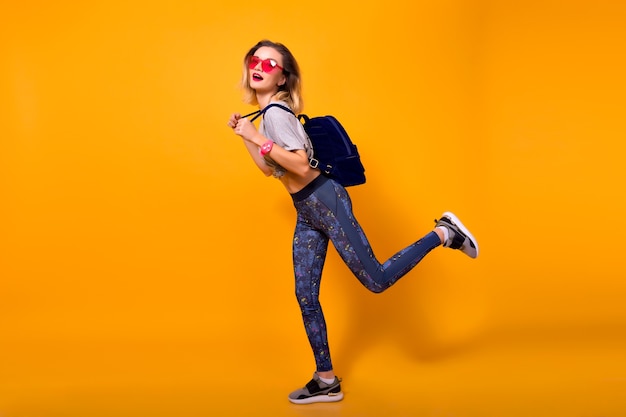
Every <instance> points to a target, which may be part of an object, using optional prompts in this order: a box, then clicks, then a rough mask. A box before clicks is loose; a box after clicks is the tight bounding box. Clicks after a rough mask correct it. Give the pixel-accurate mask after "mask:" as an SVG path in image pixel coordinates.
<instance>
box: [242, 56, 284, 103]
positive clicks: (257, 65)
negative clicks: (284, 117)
mask: <svg viewBox="0 0 626 417" xmlns="http://www.w3.org/2000/svg"><path fill="white" fill-rule="evenodd" d="M248 64H249V66H248V71H249V74H248V75H249V80H250V87H252V88H253V89H254V90H256V91H257V93H258V92H261V91H277V90H278V87H279V86H281V85H283V84H284V83H285V81H286V77H285V75H284V74H283V57H282V55H281V54H280V52H278V51H277V50H275V49H274V48H270V47H267V46H262V47H260V48H259V49H257V50H256V52H255V53H254V56H252V57H250V59H249V61H248Z"/></svg>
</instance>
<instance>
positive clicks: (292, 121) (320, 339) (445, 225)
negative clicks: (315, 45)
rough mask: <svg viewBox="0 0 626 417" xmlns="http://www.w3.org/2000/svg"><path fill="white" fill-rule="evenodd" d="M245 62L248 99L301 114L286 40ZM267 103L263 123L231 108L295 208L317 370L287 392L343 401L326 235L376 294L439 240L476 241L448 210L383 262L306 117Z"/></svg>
mask: <svg viewBox="0 0 626 417" xmlns="http://www.w3.org/2000/svg"><path fill="white" fill-rule="evenodd" d="M243 65H244V66H243V77H242V87H243V90H244V94H245V99H244V100H245V102H246V103H248V104H252V105H258V107H259V109H261V110H263V109H265V107H266V106H268V104H270V103H279V104H282V105H284V106H287V107H289V108H290V109H291V110H292V111H293V112H294V113H296V114H298V113H299V112H301V111H302V96H301V79H300V69H299V67H298V64H297V62H296V59H295V58H294V56H293V55H292V54H291V52H290V51H289V49H287V47H285V46H284V45H282V44H280V43H275V42H271V41H268V40H262V41H260V42H258V43H257V44H256V45H254V46H253V47H252V48H251V49H250V50H249V51H248V53H247V54H246V55H245V57H244V60H243ZM266 110H267V111H265V112H264V113H263V117H262V119H261V121H260V123H259V128H258V129H257V128H256V126H255V125H254V124H253V122H252V121H250V120H249V119H247V118H246V117H242V115H241V114H239V113H234V114H232V115H231V117H230V119H229V121H228V126H229V127H230V128H232V129H233V131H234V133H235V134H236V135H239V136H240V137H241V138H242V139H243V144H244V146H245V147H246V149H247V151H248V153H249V154H250V157H251V158H252V161H253V162H254V163H255V164H256V166H257V167H258V168H259V169H260V170H261V171H262V172H263V173H264V174H265V175H266V176H273V177H275V178H277V179H278V180H279V181H280V182H281V183H282V184H283V186H284V187H285V189H286V191H287V192H288V193H289V194H290V196H291V199H292V201H293V204H294V206H295V209H296V217H297V222H296V229H295V232H294V236H293V267H294V275H295V292H296V298H297V301H298V303H299V306H300V310H301V312H302V318H303V321H304V328H305V331H306V335H307V337H308V340H309V342H310V344H311V348H312V351H313V357H314V359H315V365H316V370H315V372H314V373H313V378H312V379H311V380H310V381H309V382H308V383H307V384H306V385H305V386H304V387H302V388H300V389H298V390H296V391H294V392H292V393H290V394H289V397H288V398H289V401H291V402H293V403H296V404H309V403H315V402H333V401H340V400H341V399H342V398H343V393H342V391H341V385H340V379H339V378H337V376H335V373H334V371H333V364H332V361H331V355H330V348H329V346H328V338H327V332H326V322H325V320H324V315H323V313H322V308H321V306H320V302H319V290H320V283H321V278H322V269H323V267H324V261H325V259H326V253H327V249H328V242H329V241H330V242H332V243H333V246H334V247H335V249H336V250H337V252H338V253H339V255H340V256H341V258H342V259H343V261H344V262H345V264H346V265H347V266H348V268H350V270H351V271H352V272H353V273H354V275H355V276H356V277H357V278H358V279H359V281H360V282H361V283H362V284H363V285H364V286H365V287H366V288H367V289H369V290H370V291H372V292H375V293H380V292H383V291H385V290H386V289H388V288H389V287H391V286H392V285H393V284H394V283H395V282H397V281H398V280H399V279H400V278H401V277H403V276H404V275H405V274H406V273H408V272H409V271H411V270H412V269H413V268H414V267H415V266H416V265H417V264H418V263H419V262H420V261H421V260H422V259H423V258H424V256H426V255H427V254H428V253H429V252H430V251H432V250H433V249H435V248H437V247H438V246H443V247H448V248H452V249H458V250H460V251H461V252H463V253H465V254H466V255H468V256H470V257H472V258H475V257H477V256H478V244H477V242H476V240H475V239H474V237H473V236H472V234H471V233H470V232H469V231H468V230H467V228H466V227H465V226H464V225H463V224H462V223H461V222H460V221H459V219H458V218H457V217H456V216H455V215H454V214H452V213H450V212H446V213H444V214H443V215H442V217H441V218H440V219H439V220H438V221H436V224H435V227H434V229H433V230H432V231H430V232H428V233H427V234H426V235H425V236H423V237H422V238H421V239H419V240H417V241H416V242H415V243H413V244H411V245H409V246H408V247H406V248H404V249H402V250H400V251H399V252H398V253H396V254H395V255H394V256H392V257H391V258H389V259H388V260H386V261H385V262H383V263H381V262H379V261H378V260H377V258H376V257H375V256H374V253H373V251H372V248H371V246H370V244H369V242H368V240H367V237H366V236H365V234H364V232H363V230H362V228H361V226H360V225H359V223H358V222H357V220H356V218H355V217H354V214H353V212H352V203H351V201H350V197H349V195H348V193H347V191H346V189H345V188H344V187H343V186H341V185H340V184H338V183H337V182H335V181H334V180H332V179H331V178H328V177H327V176H325V175H323V174H322V173H320V171H319V170H318V169H317V168H312V167H311V166H310V165H309V159H310V158H311V157H312V156H313V149H312V146H311V142H310V140H309V138H308V137H307V135H306V132H305V131H304V128H303V126H302V124H301V123H300V122H299V121H298V119H297V118H296V117H294V115H293V114H291V113H289V112H287V111H285V110H283V109H281V108H279V107H275V106H272V107H271V108H268V109H266ZM268 227H271V223H268Z"/></svg>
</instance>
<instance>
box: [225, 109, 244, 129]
mask: <svg viewBox="0 0 626 417" xmlns="http://www.w3.org/2000/svg"><path fill="white" fill-rule="evenodd" d="M239 119H241V114H240V113H233V114H232V115H231V116H230V119H228V123H227V124H228V127H230V128H232V129H233V130H234V129H235V127H236V126H237V121H238V120H239Z"/></svg>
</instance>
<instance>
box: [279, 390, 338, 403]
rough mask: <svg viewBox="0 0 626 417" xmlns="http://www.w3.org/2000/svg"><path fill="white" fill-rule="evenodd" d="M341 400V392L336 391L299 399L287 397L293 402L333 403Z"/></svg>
mask: <svg viewBox="0 0 626 417" xmlns="http://www.w3.org/2000/svg"><path fill="white" fill-rule="evenodd" d="M341 400H343V392H338V393H337V394H324V395H315V396H313V397H309V398H303V399H301V400H294V399H291V398H289V401H291V402H292V403H294V404H313V403H334V402H336V401H341Z"/></svg>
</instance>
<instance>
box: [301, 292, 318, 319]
mask: <svg viewBox="0 0 626 417" xmlns="http://www.w3.org/2000/svg"><path fill="white" fill-rule="evenodd" d="M296 297H297V299H298V305H299V306H300V310H301V311H302V314H304V315H306V314H314V313H317V312H319V311H320V308H321V307H320V302H319V300H318V299H317V297H312V296H311V295H302V294H297V293H296Z"/></svg>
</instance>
